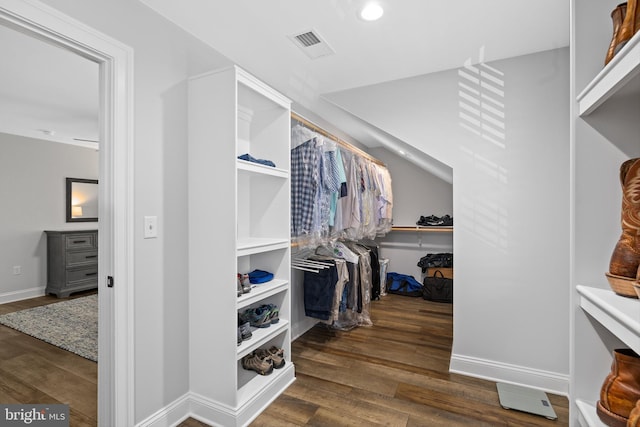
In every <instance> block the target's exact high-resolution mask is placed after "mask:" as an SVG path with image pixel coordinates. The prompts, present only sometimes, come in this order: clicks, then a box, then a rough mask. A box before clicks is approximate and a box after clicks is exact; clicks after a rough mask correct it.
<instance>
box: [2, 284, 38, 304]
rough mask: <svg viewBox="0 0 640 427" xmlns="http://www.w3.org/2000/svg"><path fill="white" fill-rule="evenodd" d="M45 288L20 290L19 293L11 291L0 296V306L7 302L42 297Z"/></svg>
mask: <svg viewBox="0 0 640 427" xmlns="http://www.w3.org/2000/svg"><path fill="white" fill-rule="evenodd" d="M44 290H45V286H38V287H37V288H29V289H21V290H19V291H11V292H5V293H3V294H0V304H6V303H8V302H15V301H22V300H24V299H29V298H35V297H41V296H44V294H45V293H44Z"/></svg>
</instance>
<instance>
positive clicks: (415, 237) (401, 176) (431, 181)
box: [367, 147, 453, 281]
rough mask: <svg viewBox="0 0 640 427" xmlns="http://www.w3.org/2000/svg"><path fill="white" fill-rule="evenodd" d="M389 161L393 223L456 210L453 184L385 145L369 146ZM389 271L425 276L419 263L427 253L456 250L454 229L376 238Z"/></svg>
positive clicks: (409, 223)
mask: <svg viewBox="0 0 640 427" xmlns="http://www.w3.org/2000/svg"><path fill="white" fill-rule="evenodd" d="M367 151H368V152H369V153H370V154H371V155H372V156H374V157H375V158H377V159H379V160H381V161H382V162H383V163H385V164H386V165H387V168H388V169H389V172H390V173H391V181H392V182H391V185H392V188H393V224H394V225H397V226H415V225H416V221H418V219H420V216H429V215H436V216H442V215H445V214H448V215H452V214H453V186H452V185H451V184H450V183H448V182H446V181H444V180H442V179H440V178H438V177H437V176H435V175H433V174H431V173H429V172H427V171H425V170H424V169H422V168H420V167H418V166H416V165H414V164H413V163H411V162H410V161H408V160H407V159H406V158H405V157H402V156H399V155H398V154H396V153H395V152H393V151H390V150H387V149H386V148H382V147H376V148H370V149H367ZM376 241H377V242H378V243H379V245H380V255H381V257H383V258H387V259H389V271H393V272H396V273H402V274H408V275H411V276H414V277H415V278H416V279H417V280H418V281H421V280H422V271H421V269H420V267H418V266H417V264H418V261H419V260H420V258H422V257H423V256H425V255H426V254H428V253H437V252H453V234H452V233H424V232H407V231H392V232H390V233H388V234H387V235H386V236H384V237H379V238H376Z"/></svg>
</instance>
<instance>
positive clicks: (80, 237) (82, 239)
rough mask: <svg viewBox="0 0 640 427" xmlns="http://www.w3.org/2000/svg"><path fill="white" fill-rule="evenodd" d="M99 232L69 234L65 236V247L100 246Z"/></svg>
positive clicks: (77, 248) (76, 248) (92, 247)
mask: <svg viewBox="0 0 640 427" xmlns="http://www.w3.org/2000/svg"><path fill="white" fill-rule="evenodd" d="M97 240H98V234H97V233H93V234H87V233H84V234H69V235H67V236H65V248H66V249H69V250H81V249H94V248H97V247H98V241H97Z"/></svg>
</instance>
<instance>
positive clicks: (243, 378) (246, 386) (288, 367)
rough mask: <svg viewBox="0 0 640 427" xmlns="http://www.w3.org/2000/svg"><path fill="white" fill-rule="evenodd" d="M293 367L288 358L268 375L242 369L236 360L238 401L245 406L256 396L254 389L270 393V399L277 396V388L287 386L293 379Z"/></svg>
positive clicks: (282, 388)
mask: <svg viewBox="0 0 640 427" xmlns="http://www.w3.org/2000/svg"><path fill="white" fill-rule="evenodd" d="M293 370H294V367H293V364H292V363H291V361H290V360H289V359H286V364H285V365H284V366H283V367H282V368H281V369H274V370H273V372H271V373H270V374H269V375H258V374H256V373H255V372H253V371H248V370H246V369H243V368H242V366H241V362H238V403H239V405H240V406H245V405H247V404H248V403H249V401H250V400H252V399H255V398H256V390H261V391H262V394H267V395H272V396H271V400H273V399H275V398H276V397H277V393H278V391H279V390H284V389H285V388H287V387H288V386H289V385H290V384H291V383H292V382H293V381H294V380H295V378H294V371H293Z"/></svg>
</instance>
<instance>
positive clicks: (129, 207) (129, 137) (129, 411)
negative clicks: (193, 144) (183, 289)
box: [0, 0, 135, 426]
mask: <svg viewBox="0 0 640 427" xmlns="http://www.w3.org/2000/svg"><path fill="white" fill-rule="evenodd" d="M0 25H5V26H8V27H11V28H13V29H16V30H18V31H21V32H23V33H25V34H27V35H30V36H33V37H36V38H38V39H40V40H43V41H44V42H47V43H51V44H54V45H57V46H59V47H61V48H63V49H66V50H69V51H72V52H74V53H76V54H78V55H81V56H83V57H85V58H87V59H89V60H91V61H93V62H96V63H98V64H99V68H100V155H99V158H100V174H99V180H100V190H99V193H100V194H99V205H100V207H99V210H100V212H99V217H100V220H99V222H98V230H99V239H98V240H99V249H98V252H99V255H98V257H99V259H98V275H99V280H98V286H99V292H98V306H99V320H98V328H99V329H98V354H99V360H100V362H99V363H98V424H99V425H103V426H125V425H126V426H132V425H134V423H135V420H134V417H135V412H134V409H135V406H134V404H135V402H134V397H135V393H134V385H135V383H134V377H135V376H134V367H135V363H134V351H133V350H134V345H133V344H134V327H133V326H134V325H133V319H134V317H133V307H134V299H133V297H134V292H133V277H134V276H133V266H134V264H133V255H134V251H133V50H132V49H131V48H130V47H128V46H126V45H124V44H122V43H120V42H118V41H116V40H114V39H112V38H111V37H108V36H106V35H104V34H102V33H100V32H98V31H96V30H94V29H92V28H90V27H88V26H86V25H85V24H83V23H81V22H79V21H77V20H75V19H73V18H71V17H69V16H67V15H64V14H62V13H60V12H58V11H57V10H55V9H53V8H51V7H49V6H48V5H45V4H43V3H41V2H38V1H36V0H0ZM61 185H62V184H61ZM109 276H111V277H113V278H114V279H115V280H114V281H115V284H114V286H113V287H108V286H107V278H108V277H109Z"/></svg>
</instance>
